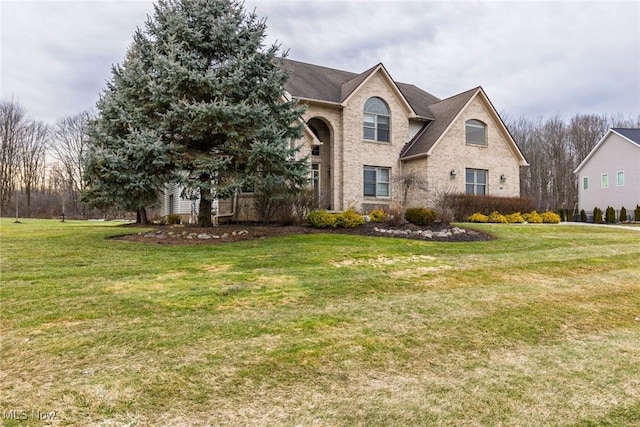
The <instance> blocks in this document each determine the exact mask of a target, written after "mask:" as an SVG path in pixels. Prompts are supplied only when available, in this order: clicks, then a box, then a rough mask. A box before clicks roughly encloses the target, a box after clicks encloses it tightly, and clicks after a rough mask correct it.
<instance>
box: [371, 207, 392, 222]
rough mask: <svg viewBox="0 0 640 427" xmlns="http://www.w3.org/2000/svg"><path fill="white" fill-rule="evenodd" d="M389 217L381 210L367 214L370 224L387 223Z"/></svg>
mask: <svg viewBox="0 0 640 427" xmlns="http://www.w3.org/2000/svg"><path fill="white" fill-rule="evenodd" d="M388 220H389V215H388V214H387V213H386V212H385V211H383V210H382V209H374V210H372V211H371V213H369V221H371V222H387V221H388Z"/></svg>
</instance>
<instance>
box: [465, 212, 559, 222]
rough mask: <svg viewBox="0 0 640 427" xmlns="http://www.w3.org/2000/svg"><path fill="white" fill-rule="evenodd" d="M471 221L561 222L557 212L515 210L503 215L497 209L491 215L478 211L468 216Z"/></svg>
mask: <svg viewBox="0 0 640 427" xmlns="http://www.w3.org/2000/svg"><path fill="white" fill-rule="evenodd" d="M467 221H469V222H492V223H498V224H500V223H502V224H506V223H510V224H515V223H524V222H527V223H529V224H542V223H546V224H558V223H559V222H560V215H558V214H557V213H555V212H551V211H547V212H543V213H541V214H539V213H538V212H537V211H532V212H529V213H525V214H520V212H514V213H511V214H508V215H503V214H501V213H499V212H497V211H493V212H491V213H490V214H489V215H485V214H483V213H480V212H476V213H474V214H472V215H470V216H469V217H467Z"/></svg>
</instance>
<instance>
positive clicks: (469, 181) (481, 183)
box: [465, 169, 489, 196]
mask: <svg viewBox="0 0 640 427" xmlns="http://www.w3.org/2000/svg"><path fill="white" fill-rule="evenodd" d="M488 174H489V171H486V170H484V169H465V188H466V193H467V194H475V195H477V196H484V195H485V194H487V175H488Z"/></svg>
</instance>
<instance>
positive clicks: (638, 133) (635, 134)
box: [611, 128, 640, 145]
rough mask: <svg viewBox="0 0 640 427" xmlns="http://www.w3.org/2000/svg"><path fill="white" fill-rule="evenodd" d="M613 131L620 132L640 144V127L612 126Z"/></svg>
mask: <svg viewBox="0 0 640 427" xmlns="http://www.w3.org/2000/svg"><path fill="white" fill-rule="evenodd" d="M611 130H612V131H614V132H616V133H619V134H620V135H622V136H624V137H625V138H627V139H628V140H630V141H631V142H634V143H636V144H638V145H640V129H629V128H611Z"/></svg>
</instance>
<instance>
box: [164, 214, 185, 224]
mask: <svg viewBox="0 0 640 427" xmlns="http://www.w3.org/2000/svg"><path fill="white" fill-rule="evenodd" d="M167 224H169V225H176V224H182V217H181V216H180V215H178V214H169V215H167Z"/></svg>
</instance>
